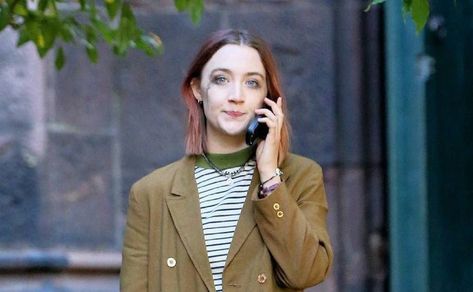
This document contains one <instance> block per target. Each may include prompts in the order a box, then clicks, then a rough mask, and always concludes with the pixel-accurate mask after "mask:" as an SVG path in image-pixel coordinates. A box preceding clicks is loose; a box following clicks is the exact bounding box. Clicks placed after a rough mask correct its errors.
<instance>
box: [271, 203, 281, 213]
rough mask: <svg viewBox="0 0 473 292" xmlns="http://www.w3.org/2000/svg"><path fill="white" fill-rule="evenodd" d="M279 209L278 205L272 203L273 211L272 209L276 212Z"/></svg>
mask: <svg viewBox="0 0 473 292" xmlns="http://www.w3.org/2000/svg"><path fill="white" fill-rule="evenodd" d="M279 207H280V206H279V204H278V203H274V205H273V209H274V210H276V211H277V210H279Z"/></svg>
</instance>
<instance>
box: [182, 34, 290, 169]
mask: <svg viewBox="0 0 473 292" xmlns="http://www.w3.org/2000/svg"><path fill="white" fill-rule="evenodd" d="M228 44H235V45H244V46H248V47H251V48H253V49H255V50H256V51H258V53H259V55H260V58H261V61H262V63H263V66H264V68H265V70H266V76H267V78H266V82H267V88H268V97H269V98H270V99H271V100H274V101H276V99H277V98H278V97H279V96H283V92H282V89H281V81H280V79H279V72H278V69H277V65H276V62H275V61H274V58H273V55H272V53H271V50H270V49H269V47H268V45H267V44H266V42H265V41H264V40H262V39H261V38H259V37H257V36H255V35H252V34H250V33H249V32H247V31H245V30H235V29H227V30H221V31H217V32H215V33H213V34H212V35H211V36H210V38H209V39H208V40H207V41H206V42H205V43H204V44H203V45H202V47H201V48H200V50H199V52H198V53H197V55H196V56H195V58H194V60H193V61H192V63H191V65H190V68H189V70H188V71H187V74H186V77H185V79H184V81H183V83H182V87H181V92H182V96H183V97H184V101H185V104H186V106H187V109H188V116H187V134H186V154H188V155H200V154H202V153H203V152H206V151H207V147H206V131H205V116H204V112H203V109H202V107H201V106H200V105H199V103H198V102H197V100H196V98H195V97H194V94H193V92H192V86H191V82H192V81H193V80H194V79H198V80H200V78H201V74H202V70H203V68H204V66H205V64H207V62H208V61H209V60H210V58H212V56H213V55H214V54H215V53H216V52H217V51H218V50H219V49H220V48H222V47H223V46H225V45H228ZM282 111H283V113H284V116H285V118H284V124H283V126H282V129H281V142H280V145H279V159H278V160H279V162H282V161H283V160H284V157H285V156H286V154H287V153H288V151H289V144H290V143H289V132H290V125H289V120H288V118H287V105H286V99H285V98H283V99H282Z"/></svg>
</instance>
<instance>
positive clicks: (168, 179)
mask: <svg viewBox="0 0 473 292" xmlns="http://www.w3.org/2000/svg"><path fill="white" fill-rule="evenodd" d="M193 164H194V160H193V158H192V157H190V156H184V157H182V158H181V159H179V160H177V161H174V162H172V163H170V164H168V165H165V166H163V167H160V168H157V169H155V170H154V171H152V172H150V173H149V174H147V175H145V176H143V177H142V178H140V179H139V180H137V181H136V182H135V183H134V184H133V185H132V187H131V190H132V191H133V192H137V193H143V192H147V191H150V190H157V189H162V188H163V187H166V186H167V185H171V183H172V181H173V179H174V177H175V176H176V173H178V172H179V171H182V170H183V169H184V168H188V167H192V166H193Z"/></svg>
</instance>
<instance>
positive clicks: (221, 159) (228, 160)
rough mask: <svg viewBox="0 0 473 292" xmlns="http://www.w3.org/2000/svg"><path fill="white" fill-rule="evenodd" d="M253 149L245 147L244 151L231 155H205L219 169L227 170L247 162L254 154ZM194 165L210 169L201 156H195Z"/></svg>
mask: <svg viewBox="0 0 473 292" xmlns="http://www.w3.org/2000/svg"><path fill="white" fill-rule="evenodd" d="M254 150H255V149H254V148H253V147H247V148H245V149H242V150H239V151H237V152H233V153H226V154H216V153H207V154H206V155H207V158H208V159H209V160H210V161H211V162H212V163H213V164H215V166H217V167H218V168H220V169H227V168H231V167H237V166H241V165H243V164H244V163H245V162H247V161H248V160H249V159H250V158H251V157H252V156H253V154H254ZM195 165H197V166H200V167H203V168H212V167H211V166H210V165H209V164H208V163H207V161H205V159H204V157H202V155H199V156H197V159H196V161H195Z"/></svg>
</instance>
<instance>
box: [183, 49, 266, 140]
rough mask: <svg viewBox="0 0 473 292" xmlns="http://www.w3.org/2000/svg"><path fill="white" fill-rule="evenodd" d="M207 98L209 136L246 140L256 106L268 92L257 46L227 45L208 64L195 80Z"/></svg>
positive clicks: (200, 94)
mask: <svg viewBox="0 0 473 292" xmlns="http://www.w3.org/2000/svg"><path fill="white" fill-rule="evenodd" d="M192 89H193V92H194V96H195V97H196V99H197V100H198V101H200V100H202V101H203V108H204V114H205V117H206V120H207V123H206V127H207V129H206V130H207V138H208V139H214V140H213V141H216V140H217V141H218V140H219V139H225V138H228V137H230V136H231V137H238V136H240V137H241V139H242V141H243V140H244V135H245V132H246V128H247V125H248V123H249V122H250V120H251V119H252V118H253V117H254V115H255V112H254V111H255V109H256V108H261V107H262V104H263V100H264V98H265V96H266V94H267V86H266V72H265V69H264V66H263V63H262V62H261V58H260V56H259V53H258V51H257V50H255V49H253V48H251V47H248V46H244V45H242V46H240V45H225V46H223V47H222V48H220V49H219V50H218V51H217V52H216V53H215V54H214V55H213V56H212V58H210V60H209V61H208V62H207V64H205V66H204V68H203V70H202V74H201V80H200V81H199V80H194V81H193V83H192Z"/></svg>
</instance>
